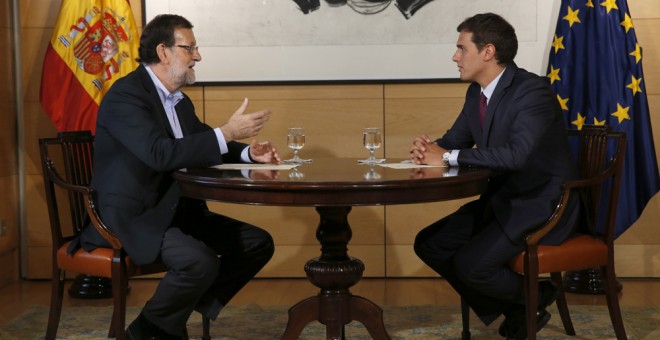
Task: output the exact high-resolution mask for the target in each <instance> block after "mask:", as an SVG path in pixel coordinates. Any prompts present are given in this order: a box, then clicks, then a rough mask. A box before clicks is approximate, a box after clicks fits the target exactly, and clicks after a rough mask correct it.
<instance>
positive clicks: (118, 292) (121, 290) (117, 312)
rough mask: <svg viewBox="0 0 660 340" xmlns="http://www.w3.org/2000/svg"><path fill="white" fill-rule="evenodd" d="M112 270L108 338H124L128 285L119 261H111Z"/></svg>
mask: <svg viewBox="0 0 660 340" xmlns="http://www.w3.org/2000/svg"><path fill="white" fill-rule="evenodd" d="M113 266H116V268H113V271H112V300H113V311H112V322H111V325H110V331H109V332H108V337H109V338H116V339H117V340H124V339H125V338H126V332H125V328H126V292H127V287H128V278H127V277H126V267H125V265H124V264H121V263H113Z"/></svg>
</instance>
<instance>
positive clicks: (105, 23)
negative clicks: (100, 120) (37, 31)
mask: <svg viewBox="0 0 660 340" xmlns="http://www.w3.org/2000/svg"><path fill="white" fill-rule="evenodd" d="M139 39H140V37H139V35H138V32H137V27H136V25H135V20H134V19H133V12H132V11H131V7H130V4H129V2H128V0H84V1H83V0H63V1H62V5H61V7H60V12H59V15H58V17H57V22H56V23H55V28H54V30H53V34H52V36H51V38H50V43H49V44H48V49H47V50H46V56H45V58H44V65H43V73H42V74H41V93H40V101H41V105H42V106H43V108H44V110H46V113H48V116H49V117H50V120H51V121H52V122H53V124H55V127H56V128H57V130H58V131H76V130H91V131H92V132H94V131H95V127H96V113H97V111H98V108H99V104H100V103H101V98H103V95H104V94H105V93H106V91H107V90H108V89H109V88H110V86H111V85H112V84H113V83H114V82H115V80H117V79H119V78H120V77H122V76H124V75H126V74H128V73H129V72H131V71H133V70H134V69H135V68H136V67H137V66H138V63H137V61H135V58H136V57H137V56H138V46H139V44H140V41H139Z"/></svg>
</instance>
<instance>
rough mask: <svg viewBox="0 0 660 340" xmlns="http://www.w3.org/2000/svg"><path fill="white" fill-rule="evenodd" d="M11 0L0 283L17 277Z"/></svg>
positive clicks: (6, 4)
mask: <svg viewBox="0 0 660 340" xmlns="http://www.w3.org/2000/svg"><path fill="white" fill-rule="evenodd" d="M12 13H13V11H12V4H11V1H3V2H1V3H0V46H3V47H2V48H0V65H2V68H3V70H2V72H0V129H1V130H2V132H1V133H0V287H1V286H3V285H5V284H7V283H9V282H13V281H16V280H17V279H18V263H19V262H18V261H19V243H18V231H19V227H18V225H19V218H18V216H19V215H18V206H19V205H18V202H19V197H18V161H17V159H18V158H17V150H18V145H17V144H18V139H17V137H16V135H17V126H16V122H17V117H18V115H17V105H16V86H15V85H14V78H15V76H16V72H14V64H15V62H14V51H15V49H13V48H12V46H14V32H15V30H14V27H13V22H14V20H13V19H12V17H13V14H12Z"/></svg>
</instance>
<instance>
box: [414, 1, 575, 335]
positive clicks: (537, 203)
mask: <svg viewBox="0 0 660 340" xmlns="http://www.w3.org/2000/svg"><path fill="white" fill-rule="evenodd" d="M457 31H458V32H459V36H458V42H457V45H456V46H457V50H456V53H455V54H454V57H453V61H454V62H456V64H457V66H458V70H459V72H460V77H461V80H464V81H470V82H472V84H470V86H469V87H468V90H467V93H466V97H465V104H464V106H463V110H462V111H461V113H460V114H459V115H458V118H457V119H456V121H455V122H454V124H453V126H452V127H451V128H450V129H449V130H448V131H447V132H446V133H445V135H444V136H442V137H441V138H439V139H437V140H435V141H432V140H431V139H430V138H429V137H428V136H427V135H421V136H419V137H417V138H415V139H414V141H413V144H412V146H411V148H410V157H411V159H412V160H413V162H415V163H417V164H443V163H444V164H447V165H450V166H459V165H460V166H480V167H487V168H491V169H493V170H495V173H496V175H495V176H494V177H493V178H491V181H490V184H489V187H488V190H487V192H486V193H485V194H483V195H482V196H481V197H480V198H479V199H478V200H476V201H473V202H470V203H468V204H466V205H464V206H463V207H461V208H460V209H459V210H458V211H456V212H455V213H453V214H451V215H449V216H447V217H445V218H443V219H441V220H439V221H437V222H436V223H434V224H432V225H431V226H429V227H427V228H425V229H424V230H422V231H421V232H420V233H419V234H418V235H417V238H416V240H415V252H416V253H417V255H418V256H419V257H420V258H421V259H422V260H423V261H424V262H425V263H426V264H427V265H429V266H430V267H431V268H433V269H434V270H435V271H436V272H438V273H439V274H441V275H442V276H443V277H444V278H445V279H447V281H448V282H449V283H450V284H451V285H452V287H453V288H454V289H455V290H456V291H457V292H458V293H459V294H460V295H461V296H462V297H463V298H464V299H466V300H467V302H468V303H469V304H470V306H471V308H472V309H473V310H474V311H475V313H476V314H477V315H478V316H479V317H480V318H481V320H482V321H484V323H486V324H490V323H491V322H492V321H494V320H495V319H496V318H497V317H498V316H499V315H501V314H502V313H503V314H504V315H505V316H506V319H505V321H504V323H503V324H502V326H501V327H500V334H501V335H503V336H506V337H509V338H516V339H519V338H523V339H524V338H525V336H526V334H527V332H526V327H525V306H524V289H523V278H522V276H521V275H519V274H518V273H515V272H513V271H512V270H510V269H509V267H508V266H507V264H508V262H509V261H510V260H511V259H512V258H513V257H514V256H515V255H516V254H518V253H519V252H521V251H522V250H523V249H524V240H523V238H524V236H525V234H526V233H528V232H530V231H531V230H534V229H536V228H538V227H539V226H541V225H542V223H543V222H544V221H545V220H546V219H548V218H549V217H550V215H551V214H552V213H553V211H554V208H555V206H556V204H557V202H558V201H559V198H560V195H561V184H562V182H564V181H565V180H567V179H573V178H574V177H575V175H576V172H575V169H574V162H573V161H572V159H571V154H570V149H569V145H568V140H567V137H566V123H565V121H564V115H563V113H562V110H561V108H560V106H559V103H558V102H557V99H556V96H555V94H554V93H553V91H552V89H551V88H550V86H549V85H548V83H547V82H546V81H545V80H544V79H543V78H541V77H539V76H537V75H535V74H532V73H530V72H527V71H525V70H523V69H520V68H518V66H516V64H515V63H514V62H513V58H514V57H515V55H516V52H517V50H518V40H517V37H516V33H515V30H514V28H513V27H512V26H511V25H510V24H509V23H508V22H506V21H505V20H504V19H503V18H502V17H500V16H498V15H496V14H492V13H486V14H478V15H475V16H473V17H471V18H468V19H466V20H465V21H463V22H462V23H461V24H460V25H459V26H458V28H457ZM475 146H476V147H475ZM578 210H579V209H578V201H577V199H572V200H570V201H569V204H568V207H567V212H566V214H565V218H563V220H562V221H560V225H559V226H558V227H557V228H556V229H554V231H553V232H551V233H550V234H548V235H547V236H546V237H545V238H544V239H543V240H542V243H544V244H557V243H560V242H562V241H563V240H565V239H566V238H567V237H568V236H570V235H571V234H573V232H574V231H575V228H576V225H577V223H576V222H577V217H578V213H579V211H578ZM556 294H557V292H556V288H555V287H554V286H553V285H552V283H551V282H549V281H545V282H541V284H540V292H539V310H538V313H537V322H538V325H539V329H540V328H541V327H543V326H544V325H545V324H546V323H547V322H548V320H549V319H550V314H549V313H548V312H547V311H546V309H545V308H546V307H547V306H548V305H549V304H551V303H552V302H553V301H554V299H555V298H556Z"/></svg>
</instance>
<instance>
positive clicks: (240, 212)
mask: <svg viewBox="0 0 660 340" xmlns="http://www.w3.org/2000/svg"><path fill="white" fill-rule="evenodd" d="M59 3H60V2H59V1H52V2H51V1H50V0H29V1H28V0H22V1H21V13H22V15H21V20H22V22H21V26H22V27H23V29H22V32H21V35H22V53H23V58H22V59H23V63H24V64H23V69H22V76H23V91H24V93H25V96H24V106H25V112H24V116H25V121H26V124H25V131H24V134H25V141H24V142H25V144H26V150H25V151H24V152H25V157H26V167H25V169H24V171H25V174H26V177H27V182H26V187H27V195H26V196H27V197H26V199H27V201H28V202H29V203H28V204H27V207H28V214H27V215H28V218H27V229H28V239H27V245H28V251H27V253H28V258H27V260H28V261H27V263H28V268H27V271H26V272H24V276H26V277H30V278H42V277H48V276H49V274H50V267H49V263H50V262H49V261H50V260H49V258H50V253H49V244H50V241H49V237H48V224H47V223H48V220H47V216H46V214H45V211H46V210H45V200H44V197H43V188H42V183H41V175H40V168H39V166H38V159H39V155H38V148H37V143H36V142H37V139H38V138H40V137H46V136H52V135H54V134H55V133H56V132H55V130H54V128H53V126H52V125H51V124H50V122H49V121H48V118H47V117H46V114H45V113H44V112H43V110H42V109H41V107H40V105H39V102H38V93H39V82H40V75H41V64H42V62H43V55H44V51H45V48H46V45H47V43H48V39H49V37H50V33H51V31H52V27H53V25H54V22H55V17H56V15H57V11H58V9H59ZM132 3H133V8H134V11H135V13H136V18H141V14H140V10H141V8H140V5H141V4H140V2H139V1H132ZM629 5H630V7H631V14H632V17H633V18H634V24H635V30H636V33H637V37H638V39H639V41H640V45H641V46H643V48H644V59H643V63H644V66H645V69H644V71H645V77H644V81H645V82H646V89H647V95H648V98H649V102H650V106H651V115H652V121H653V123H654V134H655V136H656V152H660V71H659V70H658V67H657V65H660V38H659V37H658V36H657V35H656V34H655V32H657V31H658V30H660V3H658V2H657V1H656V0H634V1H629ZM202 53H203V51H202ZM203 62H214V61H212V60H208V59H205V60H204V61H203ZM245 67H250V65H245ZM465 88H466V85H465V84H382V83H380V84H359V85H357V84H348V85H309V86H289V85H278V86H194V87H191V88H189V89H187V90H186V92H187V93H188V94H189V95H190V96H191V97H192V98H193V100H194V102H195V106H196V108H197V111H198V114H199V115H200V117H201V118H202V119H203V120H205V121H206V122H207V123H209V124H210V125H212V126H215V125H219V124H221V123H222V122H224V121H225V120H226V119H227V117H228V116H229V115H230V114H231V113H232V112H233V111H234V110H235V109H236V108H237V107H238V106H239V105H240V103H241V101H242V99H243V98H245V97H248V98H249V99H250V109H253V110H257V109H261V108H270V109H271V110H272V111H273V115H272V117H271V120H270V121H269V123H268V125H267V126H266V127H265V128H264V130H263V132H262V134H261V138H262V139H269V140H272V141H273V142H275V143H276V145H277V146H279V149H280V152H281V154H282V155H283V156H284V157H288V156H290V155H291V152H290V151H289V150H287V149H286V137H285V135H286V128H287V127H289V126H294V125H296V126H304V127H305V128H306V131H307V138H308V140H307V145H306V146H305V148H304V149H303V150H302V151H301V153H302V155H303V156H305V157H311V158H314V157H327V156H331V157H364V156H365V155H366V150H365V149H364V148H363V147H362V146H361V140H360V133H361V129H362V128H363V127H366V126H381V127H383V128H384V130H385V145H384V147H383V148H382V149H381V150H379V152H380V153H381V155H380V156H384V157H390V158H393V157H405V156H406V154H407V149H408V146H409V143H410V141H411V139H412V138H413V137H414V136H416V135H418V134H420V133H428V134H430V135H432V136H437V135H439V134H441V133H443V132H444V131H445V130H446V129H447V128H448V127H449V125H450V124H451V123H452V122H453V121H454V119H455V117H456V115H457V114H458V111H459V109H460V107H461V106H462V103H463V98H464V91H465ZM465 201H466V200H461V201H451V202H441V203H433V204H419V205H402V206H385V207H383V206H381V207H357V208H354V209H353V211H352V212H351V214H350V215H349V221H350V223H351V226H352V227H353V238H352V241H351V243H350V245H349V246H350V248H349V253H350V254H351V255H354V256H355V257H358V258H360V259H362V260H363V261H364V262H365V264H366V272H365V276H378V277H380V276H388V277H398V276H404V277H408V276H410V277H413V276H417V277H419V276H431V277H432V276H435V274H434V273H433V272H432V271H431V270H430V269H428V268H427V267H426V266H425V265H423V264H422V263H421V261H419V260H418V259H417V257H416V256H415V255H414V253H413V250H412V243H413V240H414V237H415V235H416V233H417V232H418V231H419V230H420V229H421V228H423V227H425V226H426V225H428V224H430V223H432V222H433V221H435V220H437V219H438V218H440V217H442V216H445V215H446V214H448V213H450V212H452V211H454V210H455V209H456V208H457V207H458V206H460V205H461V204H463V203H465ZM211 207H212V209H213V210H215V211H218V212H222V213H225V214H228V215H231V216H233V217H236V218H239V219H243V220H246V221H248V222H251V223H254V224H256V225H259V226H262V227H264V228H266V229H268V230H269V231H270V232H271V233H272V234H273V237H274V238H275V241H276V253H275V257H274V258H273V260H272V261H271V262H270V263H269V264H268V265H267V267H266V268H265V269H264V270H263V271H262V272H261V273H260V274H259V275H260V276H262V277H300V276H304V272H303V270H302V267H303V265H304V263H305V262H306V261H307V260H308V259H309V258H311V257H313V256H317V255H318V254H319V245H318V242H317V241H316V239H315V228H316V225H317V224H318V217H317V214H316V212H315V211H314V209H311V208H281V207H261V206H243V205H233V204H220V203H211ZM659 220H660V198H658V197H655V198H654V199H653V200H652V201H651V202H650V204H649V205H648V207H647V209H646V210H645V212H644V214H643V216H642V217H641V218H640V219H639V221H638V222H637V223H636V224H635V225H634V226H633V227H632V228H631V229H630V230H629V231H627V232H626V233H625V234H624V235H623V236H622V237H620V238H619V240H617V261H618V263H617V273H618V274H619V276H625V277H660V228H658V227H657V221H659Z"/></svg>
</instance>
